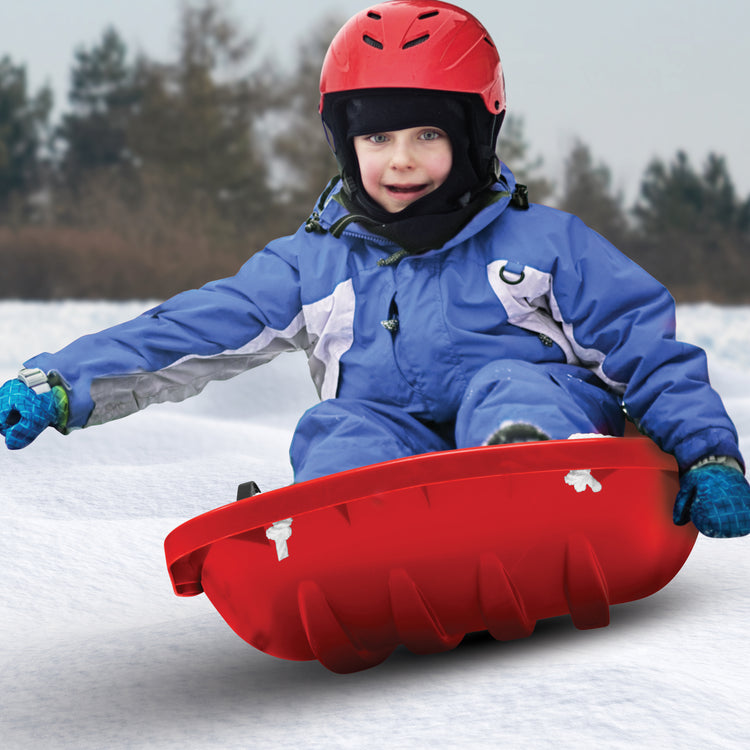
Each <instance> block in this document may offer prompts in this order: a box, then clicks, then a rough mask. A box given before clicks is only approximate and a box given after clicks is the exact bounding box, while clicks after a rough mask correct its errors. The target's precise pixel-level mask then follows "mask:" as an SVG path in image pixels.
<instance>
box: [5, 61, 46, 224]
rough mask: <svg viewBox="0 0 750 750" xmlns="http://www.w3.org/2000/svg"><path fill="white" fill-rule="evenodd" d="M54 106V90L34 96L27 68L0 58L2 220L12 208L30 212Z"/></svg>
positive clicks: (26, 213) (39, 177) (39, 175)
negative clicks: (29, 86) (29, 88)
mask: <svg viewBox="0 0 750 750" xmlns="http://www.w3.org/2000/svg"><path fill="white" fill-rule="evenodd" d="M51 109H52V92H51V90H50V89H49V88H48V87H44V88H42V89H41V90H40V91H39V92H38V93H37V94H35V95H31V94H30V92H29V90H28V81H27V77H26V68H25V67H24V66H23V65H15V64H14V63H13V61H12V60H11V59H10V58H9V57H8V56H4V57H2V58H0V219H4V220H6V221H7V220H8V219H9V218H10V216H9V214H10V212H11V210H12V211H13V213H17V214H19V215H20V217H24V216H28V214H29V212H30V211H31V206H32V198H33V196H34V193H35V192H36V191H37V190H38V189H39V188H40V187H41V179H42V173H43V168H42V158H43V157H42V154H41V151H42V147H43V146H44V144H45V140H46V136H47V129H48V123H49V116H50V111H51Z"/></svg>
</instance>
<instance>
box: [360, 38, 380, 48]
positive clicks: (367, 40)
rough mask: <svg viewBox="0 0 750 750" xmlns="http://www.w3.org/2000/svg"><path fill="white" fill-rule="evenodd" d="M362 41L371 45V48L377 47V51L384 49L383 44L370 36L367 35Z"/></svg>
mask: <svg viewBox="0 0 750 750" xmlns="http://www.w3.org/2000/svg"><path fill="white" fill-rule="evenodd" d="M362 41H363V42H364V43H365V44H369V45H370V46H371V47H375V49H383V43H382V42H379V41H378V40H377V39H373V38H372V37H371V36H368V35H367V34H364V35H363V36H362Z"/></svg>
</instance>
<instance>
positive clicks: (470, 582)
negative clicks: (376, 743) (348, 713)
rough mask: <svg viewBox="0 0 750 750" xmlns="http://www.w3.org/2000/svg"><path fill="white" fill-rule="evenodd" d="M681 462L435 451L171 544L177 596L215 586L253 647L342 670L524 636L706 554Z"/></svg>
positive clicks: (605, 618) (630, 448) (627, 443)
mask: <svg viewBox="0 0 750 750" xmlns="http://www.w3.org/2000/svg"><path fill="white" fill-rule="evenodd" d="M677 491H678V474H677V465H676V462H675V460H674V458H672V457H671V456H669V455H667V454H665V453H663V452H662V451H661V450H659V448H658V447H657V446H656V445H655V444H654V443H653V442H651V440H649V439H648V438H645V437H625V438H584V439H578V440H561V441H545V442H539V443H524V444H514V445H500V446H488V447H481V448H467V449H462V450H454V451H447V452H440V453H428V454H424V455H419V456H413V457H409V458H403V459H399V460H396V461H390V462H387V463H382V464H376V465H373V466H365V467H362V468H359V469H353V470H351V471H345V472H341V473H339V474H333V475H331V476H328V477H323V478H321V479H314V480H311V481H309V482H303V483H300V484H296V485H291V486H289V487H283V488H281V489H277V490H273V491H270V492H267V493H263V494H259V495H255V496H253V497H249V498H246V499H242V500H240V501H238V502H235V503H232V504H230V505H226V506H223V507H221V508H217V509H216V510H212V511H209V512H208V513H204V514H202V515H200V516H197V517H196V518H193V519H192V520H190V521H188V522H187V523H184V524H182V525H181V526H179V527H177V528H176V529H175V530H174V531H172V532H171V533H170V534H169V536H168V537H167V538H166V541H165V550H166V558H167V566H168V568H169V574H170V576H171V579H172V584H173V586H174V590H175V593H176V594H177V595H178V596H194V595H196V594H199V593H201V592H205V593H206V595H207V596H208V598H209V599H210V600H211V602H212V603H213V605H214V606H215V607H216V609H217V610H218V611H219V613H220V614H221V616H222V617H223V618H224V619H225V620H226V621H227V623H228V624H229V626H230V627H231V628H232V629H233V630H234V631H235V632H236V633H237V635H239V636H240V637H241V638H243V639H244V640H245V641H247V642H248V643H250V644H252V645H253V646H255V648H257V649H260V650H261V651H264V652H266V653H268V654H272V655H274V656H277V657H281V658H284V659H294V660H309V659H318V660H319V661H320V662H321V663H322V664H323V665H324V666H326V667H327V668H328V669H330V670H332V671H334V672H340V673H346V672H355V671H357V670H361V669H366V668H368V667H372V666H375V665H376V664H379V663H380V662H382V661H383V660H385V659H386V658H387V657H388V656H389V655H390V654H391V653H392V651H393V650H394V649H395V648H396V647H397V646H398V645H399V644H404V645H406V647H407V648H409V649H410V650H411V651H413V652H415V653H418V654H425V653H434V652H438V651H444V650H447V649H451V648H454V647H455V646H456V645H458V643H459V642H460V641H461V639H462V638H463V636H464V635H465V634H467V633H470V632H477V631H485V630H486V631H489V632H490V634H491V635H492V636H493V637H494V638H496V639H498V640H501V641H506V640H512V639H515V638H523V637H525V636H528V635H529V634H530V633H531V632H532V631H533V629H534V626H535V624H536V622H537V620H540V619H542V618H548V617H556V616H559V615H564V614H568V613H569V614H570V615H571V617H572V619H573V623H574V624H575V626H576V627H577V628H580V629H587V628H598V627H602V626H604V625H607V624H608V623H609V607H610V606H611V605H613V604H619V603H622V602H628V601H633V600H635V599H640V598H642V597H645V596H649V595H650V594H653V593H654V592H656V591H658V590H659V589H660V588H662V587H663V586H665V585H666V584H667V583H668V582H669V581H670V580H671V579H672V578H673V577H674V576H675V575H676V574H677V572H678V571H679V569H680V568H681V567H682V565H683V563H684V562H685V560H686V559H687V557H688V555H689V554H690V551H691V549H692V547H693V544H694V543H695V538H696V535H697V531H696V529H695V527H694V526H693V525H692V524H688V525H686V526H675V525H674V523H673V522H672V506H673V504H674V499H675V497H676V495H677Z"/></svg>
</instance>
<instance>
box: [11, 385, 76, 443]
mask: <svg viewBox="0 0 750 750" xmlns="http://www.w3.org/2000/svg"><path fill="white" fill-rule="evenodd" d="M67 419H68V395H67V393H66V392H65V389H64V388H62V387H61V386H59V385H56V386H55V387H54V388H52V389H51V390H49V391H47V392H46V393H36V392H35V391H33V390H32V389H31V388H29V387H28V386H27V385H26V384H25V383H22V382H21V381H20V380H9V381H8V382H7V383H4V384H3V385H2V386H0V434H2V435H4V436H5V444H6V445H7V446H8V448H10V449H11V450H18V449H19V448H25V447H26V446H27V445H28V444H29V443H31V442H32V441H33V440H34V439H35V438H36V437H37V436H38V435H39V434H40V433H41V432H42V430H44V429H45V428H46V427H49V426H50V425H51V426H52V427H57V428H63V427H64V426H65V423H66V422H67Z"/></svg>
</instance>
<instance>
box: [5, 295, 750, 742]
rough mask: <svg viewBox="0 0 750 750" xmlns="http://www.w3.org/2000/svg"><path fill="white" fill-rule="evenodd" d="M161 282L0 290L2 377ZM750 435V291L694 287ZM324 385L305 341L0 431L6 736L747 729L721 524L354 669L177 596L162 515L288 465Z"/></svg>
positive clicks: (702, 736)
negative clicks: (556, 605) (601, 624)
mask: <svg viewBox="0 0 750 750" xmlns="http://www.w3.org/2000/svg"><path fill="white" fill-rule="evenodd" d="M146 306H147V305H146V303H127V304H114V303H103V302H101V303H96V302H76V303H71V302H67V303H49V304H41V303H29V302H13V301H7V302H2V303H0V341H2V344H3V346H2V351H0V378H2V379H3V380H4V379H6V378H9V377H13V376H14V375H15V373H16V371H17V369H18V366H19V364H20V362H21V361H22V360H24V359H26V358H27V357H29V356H30V355H32V354H35V353H37V352H38V351H41V350H50V351H52V350H55V349H57V348H59V347H60V346H62V345H64V344H65V343H66V342H67V341H68V340H70V339H71V338H73V337H75V336H78V335H80V334H82V333H85V332H87V331H91V330H95V329H99V328H101V327H103V326H105V325H108V324H110V323H114V322H117V321H119V320H123V319H125V318H128V317H131V316H132V315H135V314H137V313H138V312H140V311H141V310H143V309H145V307H146ZM679 320H680V325H679V334H680V336H681V337H682V338H684V339H686V340H690V341H693V342H696V343H698V344H700V345H702V346H703V347H704V348H706V349H707V351H708V352H709V363H710V368H711V376H712V381H713V382H714V385H715V386H716V387H717V389H718V390H719V392H720V393H721V394H722V396H723V397H724V399H725V403H726V405H727V408H728V410H729V412H730V414H731V415H732V417H733V418H734V420H735V422H736V424H737V426H738V429H739V432H740V437H741V444H742V448H743V450H744V452H745V454H746V455H748V454H750V376H748V372H749V371H750V308H743V307H735V308H724V307H716V306H711V305H707V304H701V305H690V306H681V308H680V310H679ZM314 400H315V395H314V391H313V388H312V385H311V384H310V382H309V379H308V377H307V370H306V365H305V363H304V361H303V360H302V359H300V358H299V357H297V356H291V355H285V356H283V357H281V358H279V359H278V360H277V361H276V362H274V363H272V364H270V365H268V366H266V367H263V368H260V369H259V370H257V371H254V372H251V373H247V374H245V375H242V376H240V377H238V378H236V379H234V380H233V381H230V382H227V383H214V384H211V385H209V386H208V388H207V389H206V391H205V392H204V393H203V394H202V395H201V396H200V397H198V398H196V399H192V400H191V401H188V402H185V403H183V404H177V405H175V404H168V405H162V406H156V407H152V408H151V409H148V410H147V411H145V412H142V413H140V414H137V415H134V416H132V417H129V418H128V419H125V420H122V421H119V422H115V423H112V424H109V425H105V426H102V427H96V428H92V429H90V430H83V431H78V432H77V433H75V434H73V435H71V436H69V437H62V436H60V435H58V434H57V433H56V432H54V431H51V430H48V431H47V432H46V433H45V434H43V435H42V436H41V437H40V438H39V439H38V440H37V441H36V442H35V443H34V444H33V445H31V446H30V447H29V448H27V449H25V450H23V451H18V452H13V453H11V452H9V451H6V450H4V449H2V452H1V453H0V472H1V473H0V476H2V490H0V499H1V500H2V504H1V505H0V509H1V510H0V513H1V515H2V524H1V525H0V561H1V562H2V568H3V570H4V576H3V591H2V601H1V603H0V633H2V640H1V642H2V646H0V745H1V746H2V747H3V748H4V750H34V749H35V748H40V749H42V748H44V750H54V749H56V748H76V750H86V749H87V748H92V749H93V748H96V749H97V750H100V749H101V748H125V747H127V748H150V749H153V748H155V749H157V750H161V749H162V748H164V749H167V748H181V749H184V750H190V749H192V748H196V749H200V750H205V749H206V748H227V749H231V748H243V749H244V748H250V747H259V748H261V747H262V748H264V749H265V748H300V747H303V748H323V747H325V748H355V747H356V748H362V747H368V748H376V747H388V748H421V747H438V748H439V747H450V748H464V747H466V748H468V747H471V748H496V747H503V746H510V747H532V748H547V747H550V748H551V747H556V748H579V747H587V746H602V747H607V748H626V747H627V748H629V747H636V746H637V747H643V748H663V747H680V748H705V747H722V748H745V747H748V746H750V714H748V710H747V706H748V705H749V704H750V658H749V657H750V645H748V627H747V623H748V622H749V621H750V554H749V553H750V541H749V540H748V538H744V539H736V540H710V539H706V538H703V537H700V538H699V540H698V542H697V544H696V547H695V549H694V551H693V552H692V554H691V556H690V557H689V559H688V561H687V563H686V564H685V566H684V567H683V569H682V570H681V571H680V573H679V574H678V575H677V577H676V578H675V579H674V580H673V581H672V582H671V583H670V584H669V585H668V586H667V587H665V588H664V589H662V591H660V592H658V593H657V594H655V595H653V596H651V597H649V598H647V599H644V600H641V601H638V602H632V603H629V604H623V605H619V606H616V607H613V609H612V613H611V614H612V622H611V624H610V626H609V627H607V628H602V629H598V630H590V631H578V630H576V629H575V628H574V627H573V625H572V623H571V621H570V618H567V617H562V618H556V619H553V620H548V621H543V622H540V623H538V625H537V628H536V630H535V632H534V633H533V635H532V636H531V637H530V638H527V639H525V640H522V641H515V642H510V643H498V642H495V641H494V640H492V638H490V637H489V636H487V635H482V634H475V635H471V636H468V637H467V638H466V639H465V641H464V643H462V644H461V645H460V646H459V647H458V648H457V649H455V650H453V651H451V652H448V653H444V654H439V655H435V656H414V655H412V654H410V653H409V652H408V651H406V650H405V649H400V650H398V651H397V652H396V653H395V654H394V655H393V656H391V657H390V658H389V659H388V660H387V661H386V662H385V663H384V664H383V665H381V666H379V667H376V668H374V669H371V670H367V671H365V672H360V673H357V674H354V675H349V676H340V675H335V674H332V673H330V672H328V671H327V670H325V669H324V668H323V667H322V666H321V665H320V664H318V663H317V662H286V661H282V660H279V659H275V658H273V657H271V656H267V655H265V654H263V653H261V652H259V651H256V650H255V649H253V648H252V647H250V646H248V645H247V644H245V643H244V642H243V641H242V640H240V639H239V638H238V637H237V636H236V635H234V633H233V632H232V631H231V630H230V629H229V627H228V626H227V625H226V624H225V623H224V621H223V620H222V619H221V617H220V616H219V615H218V613H216V611H215V610H214V609H213V607H212V606H211V604H210V603H209V602H208V601H207V599H206V597H205V596H198V597H193V598H190V599H184V598H178V597H176V596H174V595H173V593H172V589H171V586H170V583H169V578H168V576H167V571H166V566H165V563H164V557H163V547H162V544H163V540H164V537H165V536H166V535H167V534H168V533H169V532H170V531H171V530H172V529H173V528H174V527H175V526H177V525H179V524H180V523H182V522H184V521H186V520H188V519H189V518H192V517H193V516H195V515H198V514H199V513H202V512H204V511H206V510H210V509H211V508H214V507H217V506H219V505H223V504H225V503H227V502H230V501H231V500H233V499H234V496H235V491H236V486H237V484H239V483H240V482H243V481H247V480H249V479H254V480H255V481H257V482H258V484H259V485H260V487H261V489H264V490H268V489H271V488H274V487H278V486H281V485H284V484H286V483H288V482H289V481H290V479H291V472H290V470H289V467H288V464H287V448H288V442H289V439H290V435H291V431H292V429H293V428H294V424H295V422H296V419H297V417H298V416H299V414H300V413H301V412H302V410H303V409H305V408H306V407H307V406H308V405H310V404H312V403H314Z"/></svg>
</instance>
